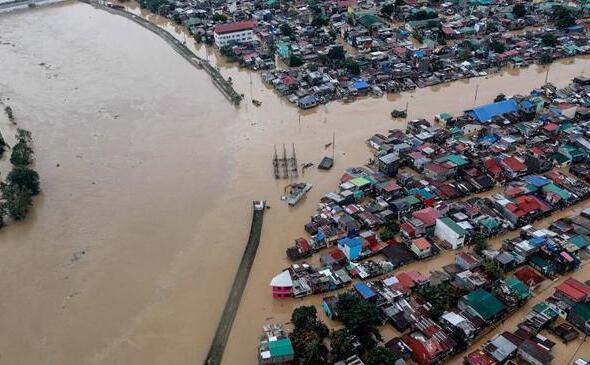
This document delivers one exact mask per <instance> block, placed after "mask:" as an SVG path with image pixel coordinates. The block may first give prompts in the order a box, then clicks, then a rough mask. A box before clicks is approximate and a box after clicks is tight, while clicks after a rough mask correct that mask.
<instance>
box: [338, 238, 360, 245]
mask: <svg viewBox="0 0 590 365" xmlns="http://www.w3.org/2000/svg"><path fill="white" fill-rule="evenodd" d="M338 242H339V243H341V244H342V245H344V246H348V247H358V246H362V245H363V242H362V241H361V239H360V238H358V237H354V238H350V237H344V238H341V239H340V240H338Z"/></svg>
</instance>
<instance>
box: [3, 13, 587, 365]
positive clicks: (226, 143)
mask: <svg viewBox="0 0 590 365" xmlns="http://www.w3.org/2000/svg"><path fill="white" fill-rule="evenodd" d="M136 11H137V12H139V11H138V10H136ZM155 20H156V21H159V22H160V23H161V25H162V26H165V27H166V28H167V29H169V30H171V31H172V32H174V34H175V35H176V36H177V37H179V38H180V39H182V38H184V35H183V33H182V31H181V30H180V29H179V28H177V27H174V26H171V25H169V24H165V23H162V21H161V20H158V19H155ZM0 29H1V32H0V96H1V97H2V100H7V99H8V100H7V103H8V104H10V105H11V106H12V107H13V109H14V112H15V115H16V118H17V121H18V123H19V126H21V127H23V128H26V129H29V130H31V131H32V133H33V136H34V144H35V150H36V154H37V160H36V169H37V170H38V171H39V173H40V174H41V177H42V189H43V192H42V194H41V195H40V196H39V197H37V198H36V199H35V208H34V210H33V213H32V215H31V216H30V217H29V218H27V220H26V221H24V222H19V223H15V224H11V225H10V226H9V227H7V228H4V229H2V231H0V292H1V293H2V296H1V297H2V299H1V300H0V328H2V331H1V333H0V363H1V364H11V365H18V364H26V365H31V364H60V365H69V364H72V365H80V364H109V365H117V364H121V365H134V364H142V365H147V364H191V365H193V364H200V363H201V362H202V361H203V358H204V357H205V355H206V353H207V349H208V346H209V344H210V341H211V338H212V336H213V333H214V330H215V326H216V325H217V320H218V319H219V316H220V314H221V310H222V306H223V304H224V302H225V299H226V296H227V294H228V290H229V287H230V285H231V281H232V277H233V275H234V272H235V270H236V268H237V265H238V262H239V260H240V255H241V253H242V250H243V247H244V245H245V242H246V239H247V236H248V230H249V227H248V225H249V222H250V214H251V212H250V210H251V201H252V200H254V199H266V200H267V201H268V203H269V205H270V206H272V209H271V210H270V211H268V213H267V215H266V217H265V222H264V227H263V234H262V240H261V244H260V248H259V251H258V256H257V258H256V261H255V263H254V267H253V269H252V273H251V276H250V281H249V282H248V285H247V287H246V291H245V295H244V297H243V300H242V303H241V306H240V309H239V311H238V316H237V318H236V322H235V323H234V328H233V331H232V334H231V336H230V340H229V343H228V347H227V350H226V354H225V357H224V364H232V365H233V364H246V365H248V364H255V363H256V362H257V360H256V345H257V339H258V335H259V333H260V331H261V326H262V325H263V324H264V323H265V322H267V321H273V322H285V321H287V319H288V317H289V313H290V311H291V309H292V308H293V306H295V305H299V304H303V303H319V300H320V297H312V298H309V299H306V300H283V301H276V300H273V299H272V297H271V295H270V291H269V287H268V283H269V281H270V278H271V277H272V276H273V275H274V274H275V273H276V272H278V271H279V270H280V269H281V268H283V267H286V266H287V265H288V262H287V260H286V258H285V254H284V250H285V248H286V247H287V246H289V245H290V244H291V240H292V239H293V238H296V237H297V236H300V235H301V234H302V233H303V224H304V223H305V221H306V220H307V219H308V217H309V216H310V215H311V214H312V213H313V211H314V210H315V206H316V202H317V201H318V198H319V197H320V196H321V195H322V194H323V193H325V192H327V191H329V190H331V189H334V188H335V187H336V183H337V181H338V178H339V176H340V174H341V172H342V170H343V169H344V168H345V167H348V166H354V165H361V164H363V163H365V162H366V161H367V159H368V158H369V157H370V155H369V151H368V150H367V148H366V146H365V143H364V141H365V140H366V139H367V138H368V137H370V136H371V135H372V134H373V133H375V132H385V131H386V130H387V129H390V128H394V127H403V122H399V121H398V122H394V121H392V120H390V119H389V112H390V111H391V110H392V109H394V108H398V109H399V108H400V107H403V106H405V104H406V102H409V105H410V108H409V114H410V117H426V118H431V117H432V116H433V115H434V114H436V113H439V112H443V111H447V112H451V113H459V112H461V111H462V110H464V109H466V108H469V107H471V106H473V104H474V92H475V88H476V85H479V96H478V102H481V103H483V102H488V101H491V100H492V99H493V98H494V97H495V96H496V94H498V93H499V92H503V93H505V94H513V93H525V92H528V91H529V90H530V89H531V88H533V87H537V86H539V85H540V84H542V83H543V80H544V78H545V71H544V70H543V69H540V68H537V67H536V66H534V67H532V68H529V69H525V70H520V71H518V70H517V71H514V72H506V73H504V74H499V75H495V76H492V77H489V78H480V79H473V80H470V81H460V82H456V83H453V84H448V85H442V86H438V87H436V88H429V89H420V90H417V91H415V92H412V93H405V94H402V95H395V96H393V95H390V96H389V97H387V98H381V99H370V98H368V99H364V100H360V101H357V102H355V103H352V104H347V105H344V104H340V103H332V104H329V105H328V106H321V107H319V108H316V109H315V110H313V111H310V112H305V113H301V114H300V113H299V111H298V110H297V109H296V108H294V107H292V106H291V105H290V104H289V103H288V102H286V101H284V100H282V99H279V98H278V97H277V96H276V95H275V94H274V93H273V92H272V90H270V89H268V88H267V87H265V86H264V85H263V84H262V83H261V80H260V77H259V76H258V75H256V74H251V73H249V72H247V71H241V70H238V69H237V68H236V67H234V66H232V65H224V64H223V63H222V62H219V66H220V67H221V72H222V73H223V74H224V75H225V76H226V77H228V76H231V77H232V78H233V80H234V83H235V85H236V88H237V90H238V91H239V92H243V93H244V94H245V102H244V103H243V104H242V106H240V107H239V108H234V107H233V106H231V105H230V104H229V103H228V102H227V100H226V99H225V98H224V97H223V96H222V95H221V93H220V92H219V91H218V90H217V89H215V87H214V86H213V85H212V84H211V83H210V82H209V78H208V76H207V75H206V74H205V73H204V72H202V71H199V70H196V69H195V68H193V67H192V66H191V65H189V64H188V63H187V62H186V61H185V60H184V59H183V58H182V57H180V56H179V55H177V54H176V53H174V51H173V50H172V49H171V48H170V47H169V46H168V45H167V44H166V43H165V42H164V41H163V40H162V39H160V38H159V37H158V36H156V35H155V34H153V33H151V32H149V31H148V30H146V29H144V28H142V27H140V26H138V25H137V24H135V23H133V22H131V21H129V20H127V19H125V18H122V17H118V16H114V15H111V14H108V13H106V12H104V11H101V10H97V9H94V8H92V7H91V6H89V5H85V4H81V3H75V2H68V3H63V4H61V5H58V6H52V7H46V8H38V9H34V10H28V11H23V12H15V13H12V14H8V15H2V16H0ZM188 43H189V44H190V43H191V42H190V41H189V42H188ZM191 47H194V45H192V44H191ZM198 52H200V54H203V52H205V53H206V52H207V51H206V50H205V49H204V48H203V47H199V49H198ZM210 59H211V61H212V62H216V56H215V55H214V54H212V55H210ZM587 62H588V61H587V60H586V59H577V60H575V62H574V61H567V62H563V63H558V64H555V65H553V66H552V67H551V71H550V73H549V80H550V81H552V82H554V83H556V84H557V85H559V86H563V85H565V84H566V83H567V82H568V81H569V80H570V79H571V78H572V77H573V76H577V75H579V74H580V73H581V72H583V70H584V68H585V64H586V63H587ZM251 98H256V99H258V100H260V101H262V106H261V107H259V108H256V107H254V106H253V105H252V104H251V103H250V99H251ZM0 130H2V132H3V133H5V134H7V133H8V134H12V133H13V132H14V127H11V126H9V125H8V123H7V121H6V120H5V118H4V116H2V117H1V119H0ZM333 131H335V132H336V164H335V167H334V169H333V170H332V171H331V172H329V173H321V172H318V171H317V170H315V169H310V170H307V171H306V173H305V176H302V177H301V178H300V179H301V180H305V181H309V182H311V183H312V184H314V188H313V189H312V191H311V192H310V194H309V195H308V197H307V199H306V200H305V201H303V202H302V203H301V204H300V206H298V207H296V208H294V209H291V208H288V207H287V206H286V204H285V203H284V202H283V201H281V200H280V197H281V195H282V194H283V189H284V187H285V185H286V184H287V183H288V182H287V181H284V180H283V181H276V180H275V179H274V178H273V177H272V167H271V160H270V159H271V156H272V150H273V145H274V144H277V145H279V146H281V145H282V144H283V143H286V144H288V145H289V144H291V143H295V146H296V149H297V156H298V159H299V162H300V163H303V162H315V163H317V162H319V160H320V159H321V157H322V156H323V155H325V154H327V153H328V151H325V150H324V144H326V143H327V142H330V141H331V136H332V132H333ZM4 160H6V157H5V158H4ZM0 172H1V173H2V174H6V173H7V164H6V161H2V163H0ZM82 252H84V253H82ZM429 266H431V267H434V266H437V261H429V262H427V263H426V264H423V265H422V269H423V270H426V271H427V270H428V267H429ZM386 335H387V334H386ZM392 335H393V334H392Z"/></svg>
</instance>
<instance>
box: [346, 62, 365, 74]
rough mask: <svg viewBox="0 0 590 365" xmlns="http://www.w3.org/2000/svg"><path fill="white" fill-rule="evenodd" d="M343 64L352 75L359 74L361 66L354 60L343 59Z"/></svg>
mask: <svg viewBox="0 0 590 365" xmlns="http://www.w3.org/2000/svg"><path fill="white" fill-rule="evenodd" d="M343 66H344V67H345V68H346V69H347V70H348V72H350V73H351V74H353V75H354V76H358V75H360V74H361V66H360V65H359V63H358V62H356V61H355V60H348V61H344V64H343Z"/></svg>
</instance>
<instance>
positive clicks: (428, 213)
mask: <svg viewBox="0 0 590 365" xmlns="http://www.w3.org/2000/svg"><path fill="white" fill-rule="evenodd" d="M412 215H413V216H414V218H416V219H419V220H421V221H422V223H424V225H425V226H432V225H434V224H435V223H436V220H437V219H438V211H437V210H436V209H434V208H431V207H428V208H424V209H421V210H418V211H416V212H414V213H413V214H412Z"/></svg>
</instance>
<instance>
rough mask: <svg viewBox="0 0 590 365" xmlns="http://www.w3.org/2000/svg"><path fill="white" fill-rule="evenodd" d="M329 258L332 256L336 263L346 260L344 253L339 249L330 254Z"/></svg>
mask: <svg viewBox="0 0 590 365" xmlns="http://www.w3.org/2000/svg"><path fill="white" fill-rule="evenodd" d="M330 256H332V258H333V259H334V260H335V261H337V262H339V261H342V260H344V259H345V258H346V255H345V254H344V252H342V251H340V250H339V249H336V250H334V251H332V252H330Z"/></svg>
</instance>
